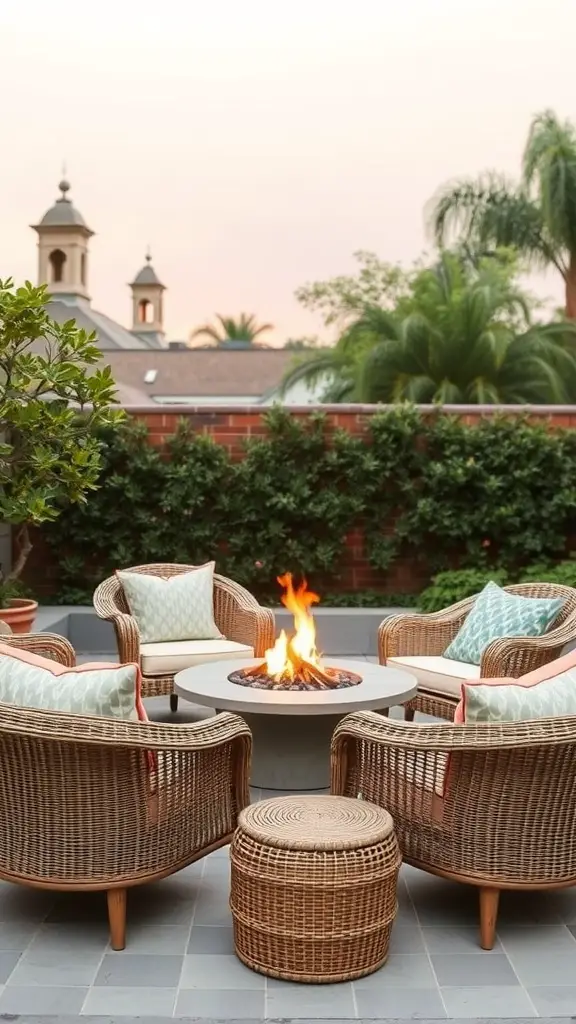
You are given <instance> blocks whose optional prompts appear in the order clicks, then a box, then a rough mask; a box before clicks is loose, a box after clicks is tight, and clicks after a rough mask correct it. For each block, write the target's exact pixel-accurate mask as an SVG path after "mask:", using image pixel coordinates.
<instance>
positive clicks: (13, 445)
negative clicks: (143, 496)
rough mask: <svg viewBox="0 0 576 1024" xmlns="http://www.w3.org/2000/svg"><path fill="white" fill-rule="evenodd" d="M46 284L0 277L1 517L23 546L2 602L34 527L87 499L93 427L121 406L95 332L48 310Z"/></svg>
mask: <svg viewBox="0 0 576 1024" xmlns="http://www.w3.org/2000/svg"><path fill="white" fill-rule="evenodd" d="M48 301H49V296H48V293H47V290H46V288H45V286H41V287H39V288H35V287H34V286H33V285H31V284H30V283H29V282H26V284H25V285H24V286H23V287H21V288H14V286H13V283H12V281H11V280H5V281H0V437H1V439H2V440H1V443H0V519H1V520H2V521H3V522H5V523H10V524H11V525H13V526H16V527H17V546H18V553H17V556H16V559H15V561H14V565H13V567H12V571H11V572H10V574H9V575H8V576H7V577H6V578H4V577H2V575H1V573H0V604H5V602H6V600H8V599H9V598H10V596H12V594H13V593H14V591H15V589H16V587H15V585H16V582H17V580H18V579H19V578H20V576H21V574H22V571H23V569H24V566H25V564H26V561H27V558H28V556H29V554H30V551H31V548H32V543H31V539H30V532H29V528H30V527H31V526H38V525H40V524H41V523H46V522H51V521H52V520H54V519H56V518H57V517H58V516H59V515H60V513H61V511H62V510H63V509H64V508H66V506H68V505H70V504H76V503H80V502H85V501H86V494H87V492H89V491H90V490H93V489H94V488H95V486H96V483H97V479H98V474H99V471H100V465H101V459H100V450H101V445H100V442H99V441H98V440H97V439H96V437H95V435H94V432H93V431H94V427H96V426H97V425H101V424H104V425H106V424H112V423H114V422H115V421H116V420H117V419H118V416H119V414H118V413H117V412H114V411H113V410H111V408H110V405H111V403H113V402H114V401H115V388H114V381H113V380H112V376H111V373H110V367H109V366H105V367H104V368H103V369H95V370H94V371H93V372H92V373H89V372H88V367H89V366H91V365H94V364H95V363H97V362H98V361H99V360H100V352H99V350H98V348H97V347H96V344H95V340H96V338H95V335H94V334H90V335H89V334H87V333H86V331H83V330H80V329H79V328H77V327H76V324H75V322H74V320H69V321H68V322H67V323H64V324H59V323H57V322H56V321H55V320H53V319H52V317H50V316H49V314H48V312H47V311H46V308H45V305H46V303H47V302H48Z"/></svg>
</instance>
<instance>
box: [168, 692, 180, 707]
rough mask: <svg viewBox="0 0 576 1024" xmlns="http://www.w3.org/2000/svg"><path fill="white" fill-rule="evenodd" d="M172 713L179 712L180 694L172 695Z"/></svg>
mask: <svg viewBox="0 0 576 1024" xmlns="http://www.w3.org/2000/svg"><path fill="white" fill-rule="evenodd" d="M170 711H178V694H177V693H171V694H170Z"/></svg>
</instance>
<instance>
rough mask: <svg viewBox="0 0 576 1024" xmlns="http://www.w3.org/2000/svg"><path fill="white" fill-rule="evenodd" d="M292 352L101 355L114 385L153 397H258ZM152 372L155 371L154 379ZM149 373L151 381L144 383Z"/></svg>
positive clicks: (190, 351)
mask: <svg viewBox="0 0 576 1024" xmlns="http://www.w3.org/2000/svg"><path fill="white" fill-rule="evenodd" d="M293 357H294V353H293V352H291V351H288V352H287V351H286V350H285V349H273V348H269V349H255V350H254V351H235V350H233V349H228V350H226V349H198V348H195V349H194V348H193V349H185V350H170V349H164V350H162V351H148V352H143V351H132V352H128V351H119V350H118V349H116V350H115V351H113V350H111V351H109V352H106V353H105V357H104V359H103V362H105V363H108V364H109V365H110V366H111V368H112V373H113V376H114V378H115V380H116V381H118V382H119V383H122V384H124V385H127V386H128V387H130V388H135V389H137V390H138V391H140V392H144V393H145V394H146V395H147V396H148V397H149V399H151V400H152V399H153V398H154V396H156V395H158V396H178V395H181V396H182V397H183V398H191V397H194V396H198V397H203V398H209V397H211V396H213V397H214V398H220V397H230V398H233V397H234V396H246V397H254V398H260V397H261V396H263V395H266V394H268V393H269V392H271V391H273V390H275V389H276V388H277V387H278V386H279V384H280V382H281V380H282V377H283V376H284V372H285V370H286V369H287V367H288V366H289V365H290V363H291V361H292V359H293ZM151 371H156V373H155V375H154V374H153V373H152V372H151ZM146 374H148V376H149V379H151V378H152V377H154V379H153V380H151V383H149V384H147V383H146V382H145V376H146Z"/></svg>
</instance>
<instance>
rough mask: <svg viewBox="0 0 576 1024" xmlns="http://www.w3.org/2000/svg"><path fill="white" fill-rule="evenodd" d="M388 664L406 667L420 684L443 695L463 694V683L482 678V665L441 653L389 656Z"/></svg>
mask: <svg viewBox="0 0 576 1024" xmlns="http://www.w3.org/2000/svg"><path fill="white" fill-rule="evenodd" d="M386 664H387V665H391V666H392V667H394V666H395V667H396V668H405V669H406V670H407V671H408V672H411V673H412V675H413V676H416V680H417V682H418V686H421V687H423V689H425V690H430V692H431V693H438V694H439V695H440V696H442V697H456V699H457V700H459V699H460V696H461V687H462V683H464V682H467V681H468V680H469V679H480V665H468V664H467V663H466V662H464V661H453V660H452V658H442V657H441V656H440V655H439V656H437V657H432V656H431V655H418V656H416V655H411V654H406V655H404V654H403V655H401V656H400V657H398V658H387V660H386Z"/></svg>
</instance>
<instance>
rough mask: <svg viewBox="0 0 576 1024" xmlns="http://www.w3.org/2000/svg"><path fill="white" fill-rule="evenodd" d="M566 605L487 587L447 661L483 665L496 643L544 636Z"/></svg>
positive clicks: (559, 600) (446, 654)
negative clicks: (512, 637) (511, 639)
mask: <svg viewBox="0 0 576 1024" xmlns="http://www.w3.org/2000/svg"><path fill="white" fill-rule="evenodd" d="M563 604H564V600H563V598H561V597H553V598H543V597H542V598H541V597H519V596H518V595H517V594H509V593H507V592H506V591H505V590H502V588H501V587H499V586H498V585H497V584H496V583H487V584H486V586H485V587H484V590H483V591H482V592H481V593H480V594H478V597H477V598H476V600H475V602H474V604H473V606H472V610H471V611H470V613H469V614H468V616H467V617H466V620H465V621H464V623H463V625H462V626H461V628H460V629H459V631H458V633H457V634H456V636H455V637H454V639H453V640H452V642H451V643H450V644H449V645H448V647H447V648H446V650H445V651H444V657H445V658H452V659H453V660H454V661H465V662H467V663H468V664H469V665H479V664H480V662H481V660H482V655H483V653H484V651H485V650H486V648H487V647H488V645H489V644H491V643H492V641H493V640H499V639H500V638H501V637H505V636H543V635H544V633H546V631H547V630H548V629H549V627H550V626H551V625H552V623H553V622H554V619H555V618H556V617H557V616H558V613H559V612H560V609H561V608H562V605H563Z"/></svg>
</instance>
